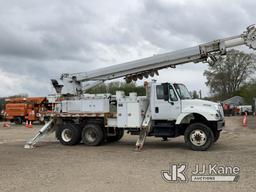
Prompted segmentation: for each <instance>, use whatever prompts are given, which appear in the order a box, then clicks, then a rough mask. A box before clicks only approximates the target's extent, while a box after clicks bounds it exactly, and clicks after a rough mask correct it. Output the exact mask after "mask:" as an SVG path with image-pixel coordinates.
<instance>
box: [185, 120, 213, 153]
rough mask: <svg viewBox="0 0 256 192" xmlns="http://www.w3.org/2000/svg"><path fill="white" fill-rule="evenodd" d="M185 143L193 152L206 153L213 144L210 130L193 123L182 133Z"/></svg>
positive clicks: (200, 124)
mask: <svg viewBox="0 0 256 192" xmlns="http://www.w3.org/2000/svg"><path fill="white" fill-rule="evenodd" d="M184 139H185V143H186V144H187V145H188V146H189V147H190V148H191V149H192V150H194V151H206V150H207V149H208V148H209V147H210V146H211V145H212V143H213V142H214V135H213V132H212V130H211V129H210V128H209V127H208V126H206V125H204V124H202V123H194V124H191V125H189V126H188V127H187V129H186V130H185V133H184Z"/></svg>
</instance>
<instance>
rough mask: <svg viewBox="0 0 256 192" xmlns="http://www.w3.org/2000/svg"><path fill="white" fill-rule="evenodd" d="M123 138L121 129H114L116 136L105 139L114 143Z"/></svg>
mask: <svg viewBox="0 0 256 192" xmlns="http://www.w3.org/2000/svg"><path fill="white" fill-rule="evenodd" d="M123 136H124V130H123V129H116V135H115V136H109V137H108V138H107V141H108V142H116V141H119V140H120V139H122V138H123Z"/></svg>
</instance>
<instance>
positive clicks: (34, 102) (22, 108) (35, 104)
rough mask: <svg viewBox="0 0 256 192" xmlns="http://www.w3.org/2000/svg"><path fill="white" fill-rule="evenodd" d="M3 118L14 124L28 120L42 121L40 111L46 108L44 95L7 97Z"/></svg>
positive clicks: (46, 102) (46, 103)
mask: <svg viewBox="0 0 256 192" xmlns="http://www.w3.org/2000/svg"><path fill="white" fill-rule="evenodd" d="M5 103H6V104H5V111H4V114H5V118H6V120H9V121H11V122H14V123H15V124H22V123H23V122H25V121H26V120H28V121H43V119H40V116H41V115H40V113H41V112H43V111H45V110H47V108H48V101H47V98H46V97H29V98H8V99H5Z"/></svg>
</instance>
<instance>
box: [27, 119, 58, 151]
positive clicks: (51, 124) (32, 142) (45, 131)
mask: <svg viewBox="0 0 256 192" xmlns="http://www.w3.org/2000/svg"><path fill="white" fill-rule="evenodd" d="M54 122H55V121H54V119H51V120H50V121H49V122H47V123H46V124H45V125H44V126H43V127H42V128H41V129H40V130H39V131H38V133H37V134H36V135H35V136H34V137H33V138H32V139H30V140H29V141H28V142H27V143H26V144H25V145H24V148H25V149H32V148H34V145H35V144H36V143H37V142H38V141H40V140H41V139H42V138H44V137H45V136H46V135H47V134H49V133H52V132H53V131H54Z"/></svg>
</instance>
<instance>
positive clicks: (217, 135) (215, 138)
mask: <svg viewBox="0 0 256 192" xmlns="http://www.w3.org/2000/svg"><path fill="white" fill-rule="evenodd" d="M219 138H220V131H216V133H215V134H214V141H213V142H214V143H215V142H217V141H218V140H219Z"/></svg>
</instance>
